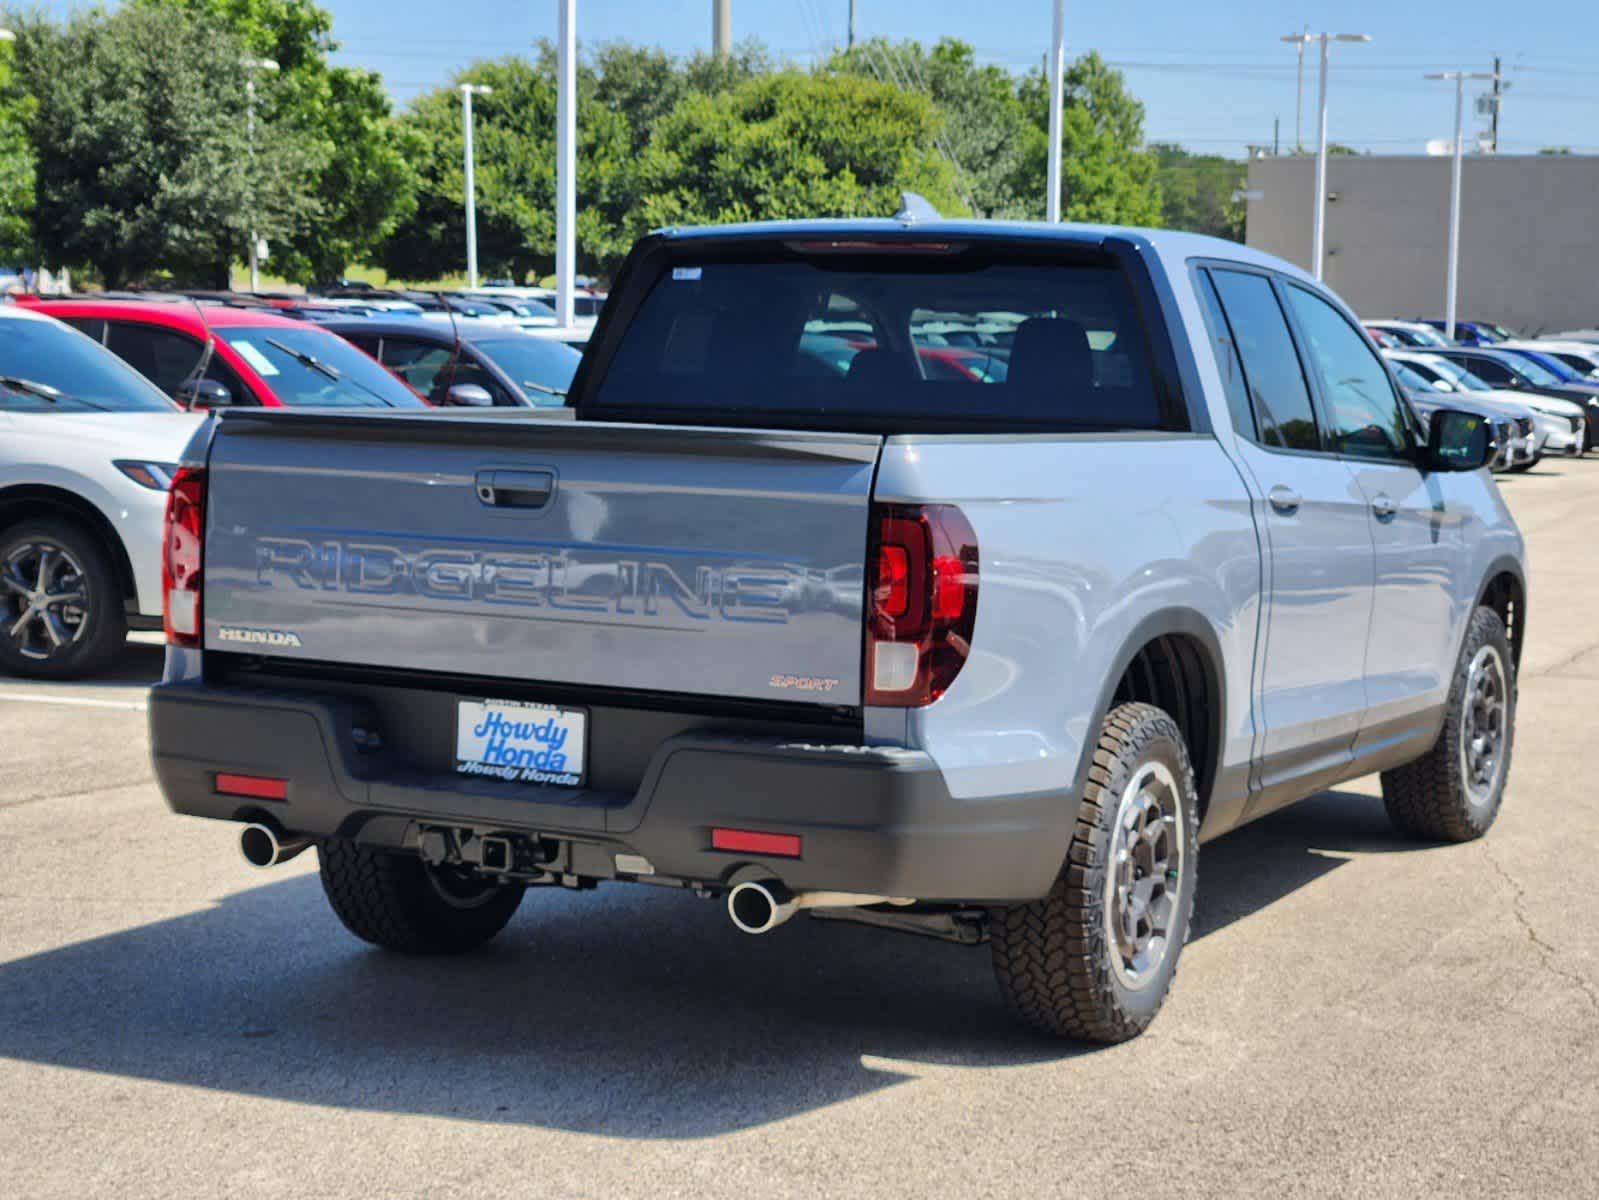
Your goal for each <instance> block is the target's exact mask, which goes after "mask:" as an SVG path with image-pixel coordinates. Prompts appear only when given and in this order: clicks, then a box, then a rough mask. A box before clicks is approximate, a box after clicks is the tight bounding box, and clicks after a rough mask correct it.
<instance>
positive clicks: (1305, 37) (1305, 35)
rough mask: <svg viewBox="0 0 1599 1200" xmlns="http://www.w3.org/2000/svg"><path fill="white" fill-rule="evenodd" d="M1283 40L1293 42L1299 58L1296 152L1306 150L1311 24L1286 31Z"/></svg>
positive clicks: (1296, 90) (1295, 71)
mask: <svg viewBox="0 0 1599 1200" xmlns="http://www.w3.org/2000/svg"><path fill="white" fill-rule="evenodd" d="M1282 40H1283V41H1285V42H1291V43H1292V44H1293V47H1294V54H1295V57H1296V58H1297V59H1298V60H1299V62H1298V65H1297V66H1296V67H1295V69H1294V153H1295V154H1303V153H1304V152H1305V138H1304V132H1303V130H1304V125H1303V117H1304V109H1305V43H1306V42H1308V41H1310V26H1309V25H1307V26H1305V28H1304V29H1302V30H1301V31H1300V32H1298V33H1285V34H1283V37H1282Z"/></svg>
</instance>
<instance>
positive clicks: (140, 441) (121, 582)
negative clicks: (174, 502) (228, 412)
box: [0, 304, 205, 679]
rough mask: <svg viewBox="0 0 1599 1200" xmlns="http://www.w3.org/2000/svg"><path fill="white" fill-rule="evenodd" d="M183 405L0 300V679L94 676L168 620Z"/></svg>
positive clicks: (104, 354)
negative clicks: (143, 632)
mask: <svg viewBox="0 0 1599 1200" xmlns="http://www.w3.org/2000/svg"><path fill="white" fill-rule="evenodd" d="M204 420H205V418H204V417H202V416H196V415H191V414H189V413H185V412H182V411H180V410H179V409H178V408H177V407H176V406H175V405H174V404H173V403H172V402H171V401H170V400H168V399H167V398H166V396H164V395H163V394H162V393H161V392H160V391H159V390H157V389H156V387H155V386H154V385H153V384H151V383H150V382H149V381H148V380H147V379H145V378H144V376H142V375H140V374H139V373H138V372H137V371H135V370H134V369H133V368H132V367H129V366H128V365H127V364H126V363H124V362H123V361H122V360H121V359H120V358H118V357H117V356H116V355H114V354H112V353H111V352H110V351H109V350H106V349H104V348H103V347H101V346H99V345H97V344H96V343H95V342H94V341H93V340H92V339H90V338H88V337H86V336H84V335H83V334H81V333H79V332H78V331H77V330H75V329H71V328H69V327H68V326H66V325H63V324H62V323H61V322H59V321H56V320H54V319H53V318H50V317H45V316H40V315H39V314H37V313H30V312H28V311H27V310H26V309H24V308H19V307H17V306H15V305H11V304H3V305H0V674H7V673H9V674H14V675H28V676H34V677H38V678H54V679H60V678H66V677H68V676H74V675H83V674H87V673H89V672H92V671H94V670H96V669H97V668H100V667H102V666H104V665H105V664H106V663H107V662H108V661H109V660H110V659H111V658H112V656H114V655H115V654H116V653H117V651H118V650H120V649H121V647H122V643H123V641H124V639H125V636H126V634H127V631H128V629H129V627H130V626H132V627H135V628H136V627H139V626H141V625H142V626H144V627H147V628H159V626H160V617H161V518H162V514H163V511H164V509H165V506H166V490H167V484H168V482H169V480H170V478H171V472H172V470H173V467H172V464H173V463H176V462H177V461H178V458H179V456H180V455H181V453H182V451H183V447H184V446H185V445H186V444H187V443H188V441H189V439H190V437H192V436H193V434H194V432H195V430H196V429H197V428H198V427H199V425H200V424H201V422H202V421H204Z"/></svg>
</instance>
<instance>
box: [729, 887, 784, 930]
mask: <svg viewBox="0 0 1599 1200" xmlns="http://www.w3.org/2000/svg"><path fill="white" fill-rule="evenodd" d="M797 908H798V905H796V904H795V902H794V895H793V893H791V892H790V891H789V890H788V889H787V888H786V887H784V886H783V885H782V884H780V883H777V882H775V881H771V882H768V881H766V880H761V879H751V880H746V881H745V882H743V883H740V884H736V885H735V886H734V887H733V888H732V889H731V890H730V891H729V892H728V893H727V916H728V919H729V920H730V921H732V922H733V925H734V926H735V927H736V928H737V929H739V930H742V931H743V932H744V933H770V932H772V930H774V929H776V928H777V927H778V926H779V925H781V924H782V923H783V922H784V921H786V920H788V919H789V918H790V917H792V916H793V915H794V913H795V911H796V909H797Z"/></svg>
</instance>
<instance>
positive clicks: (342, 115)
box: [135, 0, 421, 282]
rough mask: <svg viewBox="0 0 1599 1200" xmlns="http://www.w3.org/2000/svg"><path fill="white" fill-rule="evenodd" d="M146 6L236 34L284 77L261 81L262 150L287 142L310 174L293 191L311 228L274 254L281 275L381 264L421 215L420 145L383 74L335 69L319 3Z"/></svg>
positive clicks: (151, 2) (296, 228)
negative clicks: (381, 256) (399, 116)
mask: <svg viewBox="0 0 1599 1200" xmlns="http://www.w3.org/2000/svg"><path fill="white" fill-rule="evenodd" d="M135 3H136V4H137V5H138V6H140V7H143V8H148V9H153V10H158V11H167V12H170V11H173V10H177V11H182V12H189V13H194V14H200V15H203V16H205V17H208V18H210V19H211V20H212V21H215V22H217V23H219V24H221V25H223V26H225V27H226V28H228V29H229V30H231V31H232V32H233V33H234V34H235V35H236V36H237V37H238V38H239V40H240V41H241V42H242V43H243V45H244V47H245V48H246V51H247V53H248V54H249V55H250V56H251V57H254V58H269V59H272V60H273V61H275V62H276V63H277V64H278V70H277V71H276V72H272V73H267V72H261V73H259V74H258V75H257V77H256V86H257V89H258V101H257V135H258V136H257V144H258V145H259V144H261V143H262V142H265V141H268V140H271V139H274V138H280V137H288V138H290V139H292V140H294V141H295V142H296V143H297V144H298V146H299V147H300V149H301V153H302V155H303V162H304V170H303V173H302V175H301V177H300V178H298V179H296V180H294V181H292V183H291V184H290V186H293V187H294V188H295V190H296V191H298V192H299V193H300V194H301V195H302V196H303V198H304V202H303V203H301V204H299V205H298V206H297V209H298V211H299V212H300V214H301V215H302V218H303V219H302V220H300V221H298V222H296V223H295V224H294V225H293V226H292V227H291V228H288V229H285V230H283V231H282V232H281V233H280V237H279V240H278V241H277V242H276V244H274V245H273V246H272V259H271V266H272V270H273V272H274V273H275V274H280V275H284V276H286V277H287V278H290V279H294V280H299V281H302V282H305V281H309V280H312V279H326V278H330V277H334V276H338V275H341V274H343V273H344V270H345V268H346V267H347V266H348V265H349V264H350V263H354V262H368V261H372V260H374V259H376V257H377V256H378V253H379V250H380V249H381V247H382V246H383V244H384V243H385V242H386V241H387V240H388V238H389V236H390V234H392V233H393V232H394V230H395V228H396V227H397V226H398V224H399V223H400V222H401V221H402V220H404V219H406V218H407V217H409V216H410V215H411V213H412V212H413V211H414V210H415V207H416V187H417V178H416V172H415V169H414V168H413V166H412V165H411V164H412V162H413V161H414V158H415V156H416V154H417V153H418V152H419V151H420V149H421V147H420V145H419V143H417V142H416V141H415V140H414V138H413V137H412V136H411V135H410V134H409V133H408V132H407V131H406V130H405V129H404V128H402V127H401V126H399V125H398V124H397V123H396V122H395V121H394V120H393V114H392V111H391V106H390V104H389V98H388V93H387V92H386V91H385V90H384V88H383V81H382V79H381V77H380V76H378V75H377V74H376V73H375V72H372V71H366V70H361V69H358V68H354V67H345V66H333V65H331V64H329V62H328V55H329V54H330V53H332V52H333V51H335V50H337V49H338V43H337V42H336V41H334V39H333V16H332V14H331V13H329V12H328V11H327V10H326V9H323V8H321V7H319V6H318V5H316V4H315V3H313V2H312V0H135Z"/></svg>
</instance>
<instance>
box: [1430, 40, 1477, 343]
mask: <svg viewBox="0 0 1599 1200" xmlns="http://www.w3.org/2000/svg"><path fill="white" fill-rule="evenodd" d="M1425 78H1427V79H1444V80H1449V81H1451V82H1453V83H1454V85H1455V145H1454V162H1453V163H1451V164H1450V169H1449V175H1450V178H1449V271H1448V282H1447V283H1446V284H1445V285H1444V286H1445V287H1446V288H1447V289H1448V291H1447V293H1446V294H1445V296H1444V325H1445V329H1444V336H1445V337H1447V338H1448V339H1449V340H1450V341H1454V340H1455V299H1456V297H1457V295H1458V294H1459V292H1458V288H1459V281H1460V173H1461V164H1462V163H1463V162H1464V161H1465V157H1466V147H1465V132H1464V128H1463V126H1464V122H1465V112H1466V80H1468V79H1493V78H1494V76H1493V75H1492V74H1491V73H1488V72H1485V71H1438V72H1436V73H1434V74H1431V75H1427V76H1425Z"/></svg>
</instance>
